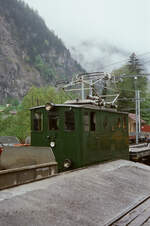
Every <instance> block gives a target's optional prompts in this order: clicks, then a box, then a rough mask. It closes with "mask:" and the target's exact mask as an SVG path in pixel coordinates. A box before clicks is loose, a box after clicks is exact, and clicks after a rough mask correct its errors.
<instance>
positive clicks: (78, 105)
mask: <svg viewBox="0 0 150 226" xmlns="http://www.w3.org/2000/svg"><path fill="white" fill-rule="evenodd" d="M53 106H54V107H71V108H85V109H92V110H101V111H106V112H114V113H119V114H120V113H121V114H128V113H127V112H120V111H116V110H114V109H111V108H104V107H100V106H97V105H93V104H53ZM39 108H45V105H41V106H36V107H32V108H30V110H34V109H39Z"/></svg>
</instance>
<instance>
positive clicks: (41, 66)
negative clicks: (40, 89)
mask: <svg viewBox="0 0 150 226" xmlns="http://www.w3.org/2000/svg"><path fill="white" fill-rule="evenodd" d="M34 65H35V67H36V69H37V70H38V71H39V72H40V74H41V75H42V76H44V77H45V80H46V81H47V82H49V81H51V80H52V78H54V76H55V73H54V70H52V69H51V68H50V66H49V65H48V64H46V63H44V60H43V59H42V57H41V56H40V55H37V56H36V57H35V62H34Z"/></svg>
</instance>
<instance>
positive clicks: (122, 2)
mask: <svg viewBox="0 0 150 226" xmlns="http://www.w3.org/2000/svg"><path fill="white" fill-rule="evenodd" d="M25 2H27V3H28V4H29V5H30V6H31V7H32V8H34V9H36V10H38V12H39V14H40V15H41V16H42V17H43V19H44V20H45V22H46V24H47V26H48V27H49V28H50V29H51V30H54V31H55V33H56V34H57V35H58V36H59V37H60V38H61V39H62V40H63V42H64V43H65V45H66V46H67V47H68V48H70V49H71V48H72V47H75V51H76V50H77V49H78V48H80V50H79V53H80V54H81V55H82V51H83V55H86V53H85V52H88V50H89V49H91V50H90V52H88V55H90V54H91V55H93V56H91V57H93V59H97V57H98V54H100V57H101V60H102V57H103V54H104V58H105V62H106V57H108V56H109V55H110V51H107V50H108V47H111V49H113V48H115V49H117V51H118V49H120V55H121V56H122V58H119V57H118V58H117V56H116V55H112V56H113V58H114V59H111V60H112V62H115V60H117V59H123V57H124V58H125V57H126V56H128V54H131V53H132V52H135V53H136V54H137V55H139V54H144V53H146V52H149V51H150V0H25ZM88 46H89V48H88V49H87V51H86V48H87V47H88ZM97 46H99V47H100V49H101V50H100V51H98V48H97ZM113 51H115V50H114V49H113ZM106 52H107V53H106ZM88 55H86V57H87V58H88ZM144 57H145V58H146V59H145V60H148V57H149V60H150V54H149V55H143V58H144Z"/></svg>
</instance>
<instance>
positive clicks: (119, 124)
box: [117, 118, 121, 128]
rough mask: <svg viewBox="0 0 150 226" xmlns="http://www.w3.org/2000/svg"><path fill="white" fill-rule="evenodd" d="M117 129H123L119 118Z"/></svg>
mask: <svg viewBox="0 0 150 226" xmlns="http://www.w3.org/2000/svg"><path fill="white" fill-rule="evenodd" d="M117 127H118V128H120V127H121V120H120V118H118V122H117Z"/></svg>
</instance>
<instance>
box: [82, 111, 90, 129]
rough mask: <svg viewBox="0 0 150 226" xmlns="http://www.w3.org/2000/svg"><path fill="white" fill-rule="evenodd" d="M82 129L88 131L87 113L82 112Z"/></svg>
mask: <svg viewBox="0 0 150 226" xmlns="http://www.w3.org/2000/svg"><path fill="white" fill-rule="evenodd" d="M83 123H84V131H89V114H88V112H84V115H83Z"/></svg>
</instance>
